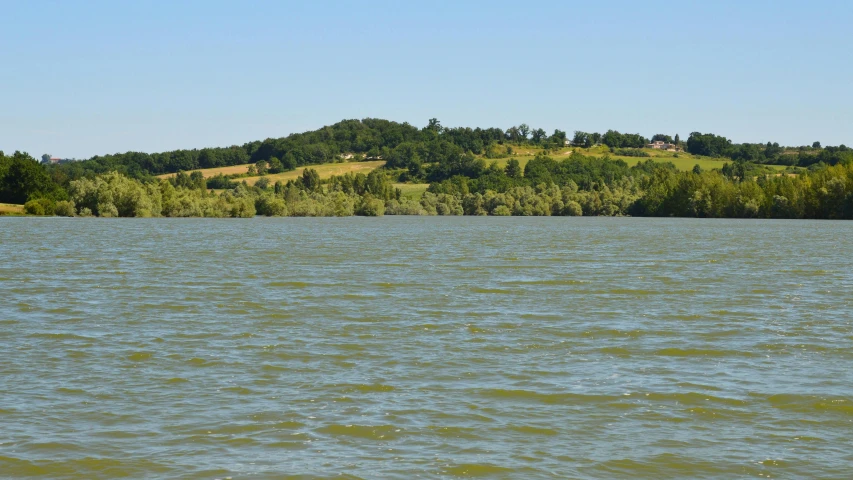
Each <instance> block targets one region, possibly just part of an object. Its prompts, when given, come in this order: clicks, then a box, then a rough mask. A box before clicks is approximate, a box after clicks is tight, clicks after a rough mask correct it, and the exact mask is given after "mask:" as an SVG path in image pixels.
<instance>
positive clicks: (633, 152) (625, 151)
mask: <svg viewBox="0 0 853 480" xmlns="http://www.w3.org/2000/svg"><path fill="white" fill-rule="evenodd" d="M611 152H613V153H614V154H616V155H619V156H620V157H643V158H646V157H650V156H651V155H649V153H648V152H644V151H643V150H640V149H639V148H618V149H612V150H611Z"/></svg>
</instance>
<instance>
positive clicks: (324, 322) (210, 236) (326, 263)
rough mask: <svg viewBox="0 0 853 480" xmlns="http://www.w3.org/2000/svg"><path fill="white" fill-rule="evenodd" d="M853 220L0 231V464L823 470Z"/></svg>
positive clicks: (107, 471) (570, 474)
mask: <svg viewBox="0 0 853 480" xmlns="http://www.w3.org/2000/svg"><path fill="white" fill-rule="evenodd" d="M851 252H853V222H806V221H757V220H695V219H693V220H691V219H642V218H497V217H490V218H479V217H476V218H472V217H465V218H459V217H457V218H449V217H424V218H419V217H383V218H359V217H355V218H340V219H337V218H320V219H294V218H277V219H265V218H255V219H250V220H214V219H137V220H135V219H62V218H0V351H2V356H0V476H3V477H24V476H38V475H41V476H43V477H45V478H74V479H77V478H79V479H89V478H114V477H120V476H125V477H130V478H210V479H213V478H226V477H233V478H234V479H238V478H283V477H284V478H286V477H288V476H290V475H293V476H302V477H300V478H326V477H333V476H338V475H341V474H343V475H345V476H346V477H345V478H400V479H405V478H440V477H448V478H453V477H457V476H459V477H465V476H483V477H488V478H618V477H621V478H736V477H765V478H766V477H770V478H777V477H779V478H793V477H810V478H818V477H823V478H830V477H832V478H843V477H849V476H850V474H851V471H853V440H851V438H853V368H851V367H853V324H851V322H853V295H851V287H853V256H851Z"/></svg>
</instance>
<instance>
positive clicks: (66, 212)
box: [53, 200, 76, 217]
mask: <svg viewBox="0 0 853 480" xmlns="http://www.w3.org/2000/svg"><path fill="white" fill-rule="evenodd" d="M53 213H54V214H55V215H58V216H60V217H73V216H74V215H75V213H76V211H75V205H74V202H70V201H67V200H61V201H59V202H56V206H55V207H54V208H53Z"/></svg>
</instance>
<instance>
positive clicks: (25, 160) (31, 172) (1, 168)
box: [0, 152, 64, 204]
mask: <svg viewBox="0 0 853 480" xmlns="http://www.w3.org/2000/svg"><path fill="white" fill-rule="evenodd" d="M63 196H64V192H63V191H62V189H61V188H60V187H59V186H58V185H57V184H56V183H54V181H53V179H52V178H51V177H50V175H48V174H47V171H46V170H45V167H43V166H42V165H40V164H39V163H38V162H37V161H36V159H34V158H32V157H31V156H29V155H28V154H26V153H22V152H15V153H14V154H13V155H12V156H11V157H0V203H16V204H23V203H26V202H27V201H28V200H32V199H35V198H40V197H48V198H52V199H56V200H59V199H61V197H63Z"/></svg>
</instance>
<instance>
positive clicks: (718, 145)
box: [687, 132, 732, 157]
mask: <svg viewBox="0 0 853 480" xmlns="http://www.w3.org/2000/svg"><path fill="white" fill-rule="evenodd" d="M731 145H732V141H731V140H729V139H728V138H726V137H721V136H719V135H714V134H712V133H699V132H693V133H691V134H690V137H688V138H687V151H688V152H690V153H692V154H693V155H705V156H707V157H722V156H724V155H726V154H728V153H729V150H730V148H731Z"/></svg>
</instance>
